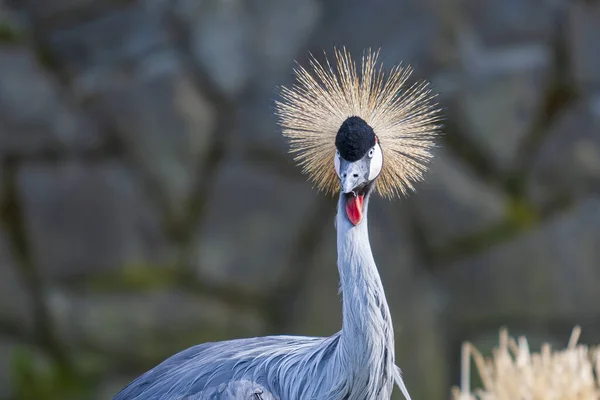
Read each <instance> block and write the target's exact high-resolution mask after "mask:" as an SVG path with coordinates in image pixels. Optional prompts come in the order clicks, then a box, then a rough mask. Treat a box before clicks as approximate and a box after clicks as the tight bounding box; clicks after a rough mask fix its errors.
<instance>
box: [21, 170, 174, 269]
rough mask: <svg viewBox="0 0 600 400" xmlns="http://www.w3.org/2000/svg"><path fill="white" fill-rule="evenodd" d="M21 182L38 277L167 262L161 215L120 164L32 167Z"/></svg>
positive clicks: (25, 171)
mask: <svg viewBox="0 0 600 400" xmlns="http://www.w3.org/2000/svg"><path fill="white" fill-rule="evenodd" d="M18 187H19V193H20V198H21V199H22V202H23V203H22V207H23V215H24V218H25V224H26V229H27V232H28V235H29V240H30V245H31V246H30V251H31V252H32V258H33V260H34V262H35V264H36V266H37V268H38V269H39V274H40V276H41V277H43V278H48V279H60V278H76V277H86V276H90V275H95V274H100V275H101V274H104V273H109V272H115V271H118V270H119V269H120V268H121V267H123V266H125V265H140V264H141V265H153V266H154V265H161V263H163V262H165V258H166V256H167V253H168V252H167V249H168V246H167V244H166V240H165V239H164V237H163V236H162V233H161V231H160V226H159V222H158V221H159V217H158V215H157V214H156V213H155V212H154V211H153V209H152V208H151V207H150V206H149V205H148V203H147V201H146V199H145V197H144V193H142V192H141V191H140V188H139V186H138V185H137V181H136V179H135V177H134V176H133V175H132V173H131V172H130V171H129V170H127V169H126V168H125V167H123V166H122V165H120V164H119V163H118V162H105V163H100V164H97V165H91V166H90V165H81V164H78V163H70V162H65V163H61V164H59V165H58V166H48V165H43V164H27V165H25V166H24V167H23V168H22V169H21V170H20V171H19V174H18Z"/></svg>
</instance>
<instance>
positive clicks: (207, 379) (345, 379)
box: [114, 52, 436, 400]
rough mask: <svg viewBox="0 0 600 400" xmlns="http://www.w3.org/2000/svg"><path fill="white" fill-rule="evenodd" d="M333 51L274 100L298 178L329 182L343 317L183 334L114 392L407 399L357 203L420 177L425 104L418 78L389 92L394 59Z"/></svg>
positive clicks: (397, 82)
mask: <svg viewBox="0 0 600 400" xmlns="http://www.w3.org/2000/svg"><path fill="white" fill-rule="evenodd" d="M336 56H337V61H338V74H337V75H336V74H335V73H334V71H333V69H332V68H331V66H330V65H329V63H327V64H326V65H327V67H323V66H321V65H320V64H318V63H316V61H314V60H313V63H312V66H313V67H314V70H315V74H316V76H317V78H314V77H313V76H312V75H310V73H308V72H307V71H306V70H304V69H300V70H297V71H296V74H297V77H298V81H299V83H298V85H296V86H294V87H293V88H292V89H285V88H284V89H283V91H282V97H283V102H280V103H277V107H278V108H277V110H278V115H279V117H280V123H281V125H282V126H283V127H284V135H286V136H287V137H288V138H290V140H291V145H292V151H293V152H295V153H297V157H296V160H297V161H298V162H299V163H300V164H301V165H302V166H303V167H304V171H305V172H306V173H307V174H308V175H309V178H310V179H311V180H312V181H313V182H315V183H316V186H317V187H318V188H319V189H324V190H326V191H330V192H333V191H338V193H339V199H338V204H337V216H336V220H335V226H336V230H337V266H338V272H339V276H340V291H341V294H342V311H343V318H342V329H341V330H340V331H339V332H338V333H336V334H334V335H333V336H330V337H304V336H267V337H261V338H250V339H239V340H231V341H224V342H218V343H205V344H201V345H198V346H194V347H191V348H189V349H187V350H184V351H182V352H180V353H178V354H176V355H174V356H172V357H171V358H169V359H167V360H165V361H164V362H162V363H161V364H159V365H158V366H156V367H154V368H153V369H151V370H149V371H148V372H146V373H145V374H143V375H142V376H140V377H139V378H137V379H135V380H134V381H133V382H132V383H130V384H129V385H128V386H127V387H126V388H124V389H123V390H122V391H121V392H119V393H118V394H117V395H116V397H115V398H114V400H184V399H187V400H205V399H206V400H233V399H236V400H237V399H240V400H243V399H248V400H365V399H368V400H388V399H390V397H391V395H392V391H393V389H394V384H396V385H398V386H399V387H400V389H401V391H402V393H403V395H404V397H405V398H406V399H407V400H410V396H409V395H408V391H407V390H406V387H405V386H404V383H403V380H402V376H401V372H400V369H399V368H398V367H397V366H396V364H395V352H394V330H393V324H392V318H391V314H390V310H389V307H388V304H387V301H386V297H385V292H384V289H383V285H382V282H381V279H380V276H379V273H378V271H377V267H376V265H375V260H374V258H373V254H372V252H371V245H370V242H369V234H368V224H367V219H368V218H367V211H368V207H369V199H370V196H371V194H372V193H374V192H376V191H377V192H379V193H380V194H383V195H387V196H388V197H389V196H393V195H395V194H397V193H398V192H402V193H403V192H405V190H406V189H407V188H411V181H414V180H418V179H420V177H421V176H422V171H423V170H424V162H425V161H427V160H428V159H429V158H430V154H429V153H428V149H429V148H430V147H431V145H432V141H431V139H432V137H433V134H434V131H435V129H436V125H435V124H434V123H435V121H436V118H435V112H433V111H432V110H431V109H430V108H429V107H428V106H427V105H426V104H424V102H425V100H427V99H428V96H427V92H426V91H425V90H424V86H411V87H410V88H409V89H408V91H406V92H404V94H402V93H400V94H399V92H400V88H401V86H402V85H403V84H404V83H405V81H406V79H407V77H408V74H407V73H406V71H405V70H402V69H399V68H397V69H393V70H392V74H391V75H390V77H389V78H388V80H387V81H386V80H385V79H384V77H383V74H382V72H381V69H379V70H377V69H376V68H375V60H376V55H373V54H371V53H370V52H369V53H368V54H367V56H366V57H365V58H363V64H362V75H361V76H360V77H359V76H358V74H357V72H356V67H355V66H354V64H353V62H352V61H351V59H350V57H349V55H348V54H347V53H346V52H343V53H342V52H336ZM384 160H385V164H384ZM386 165H388V167H387V168H386V167H385V166H386ZM380 175H381V176H382V178H381V180H379V181H378V177H379V176H380Z"/></svg>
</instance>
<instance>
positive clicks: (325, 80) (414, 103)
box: [275, 48, 440, 198]
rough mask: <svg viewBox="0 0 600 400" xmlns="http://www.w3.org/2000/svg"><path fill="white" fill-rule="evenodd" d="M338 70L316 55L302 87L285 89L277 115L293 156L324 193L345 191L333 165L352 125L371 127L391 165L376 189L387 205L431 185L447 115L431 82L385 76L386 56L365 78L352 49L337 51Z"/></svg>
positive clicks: (396, 72) (367, 61)
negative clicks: (428, 179)
mask: <svg viewBox="0 0 600 400" xmlns="http://www.w3.org/2000/svg"><path fill="white" fill-rule="evenodd" d="M334 53H335V69H334V67H333V66H332V65H331V63H330V62H329V60H327V55H325V62H324V63H322V64H321V63H319V62H318V61H317V59H316V58H315V57H314V56H312V55H310V61H309V63H310V69H311V71H309V70H308V69H306V68H304V67H302V66H300V65H298V66H297V68H295V69H294V74H295V77H296V82H295V83H294V84H293V86H291V87H290V88H287V87H282V88H281V100H280V101H276V104H275V113H276V115H277V117H278V122H279V124H280V125H281V127H282V130H283V135H284V136H285V137H287V138H288V139H289V143H290V152H291V153H293V154H295V157H294V160H295V161H296V162H297V163H298V164H299V165H300V167H302V170H303V172H304V173H305V174H306V175H307V176H308V178H309V180H310V181H312V182H313V183H314V185H315V186H316V187H317V189H319V190H323V191H325V192H327V193H335V192H336V191H338V190H339V178H338V177H337V175H336V173H335V170H334V167H333V159H334V156H335V151H336V149H335V137H336V134H337V132H338V130H339V128H340V126H341V125H342V123H343V122H344V121H345V120H346V119H347V118H349V117H352V116H358V117H360V118H362V119H363V120H365V121H366V122H367V123H368V124H369V125H370V126H371V127H372V128H373V131H374V132H375V134H376V136H377V138H378V140H379V143H380V146H381V149H382V152H383V160H384V165H383V168H382V171H381V174H380V176H379V179H378V180H377V183H376V189H377V191H378V193H379V194H380V195H382V196H384V197H387V198H393V197H396V196H399V195H400V194H406V193H407V192H408V191H409V190H413V189H414V187H413V183H414V182H417V181H420V180H422V179H423V174H424V172H425V171H426V169H427V163H428V162H429V160H430V159H431V158H432V154H431V150H432V149H433V147H434V145H435V143H434V139H435V137H436V136H437V133H438V130H439V128H440V125H439V122H440V113H439V109H438V108H437V105H436V104H435V103H434V102H433V99H434V96H433V95H432V94H431V90H430V88H429V84H428V83H427V82H417V83H413V84H408V80H409V77H410V75H411V73H412V70H411V68H410V67H404V66H402V65H401V64H400V65H396V66H394V67H392V68H391V70H390V71H389V73H387V74H386V73H385V72H384V69H383V63H379V62H378V57H379V51H375V52H373V51H371V50H370V49H368V50H366V51H365V52H364V53H363V56H362V60H361V66H360V70H358V69H357V66H356V63H355V61H354V60H353V59H352V57H351V56H350V53H349V52H348V51H346V49H345V48H342V49H341V50H340V49H334Z"/></svg>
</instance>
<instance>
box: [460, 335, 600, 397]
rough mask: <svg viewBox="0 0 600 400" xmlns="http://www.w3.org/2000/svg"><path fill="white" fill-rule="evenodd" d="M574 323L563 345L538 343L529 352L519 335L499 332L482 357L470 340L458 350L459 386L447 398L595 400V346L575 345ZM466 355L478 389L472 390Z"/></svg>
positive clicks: (599, 385)
mask: <svg viewBox="0 0 600 400" xmlns="http://www.w3.org/2000/svg"><path fill="white" fill-rule="evenodd" d="M580 333H581V329H580V328H579V327H576V328H575V329H574V330H573V333H572V334H571V338H570V340H569V343H568V345H567V347H566V348H565V349H562V350H553V349H552V348H551V347H550V345H549V344H544V345H542V347H541V350H540V352H539V353H536V352H533V353H532V352H531V351H530V349H529V344H528V342H527V339H526V338H525V337H520V338H518V339H517V340H515V339H514V338H512V337H509V336H508V332H507V331H506V330H505V329H503V330H501V331H500V343H499V345H498V347H496V348H495V349H494V350H493V352H492V356H491V357H488V358H485V357H484V356H483V355H482V354H481V353H480V352H479V351H478V350H477V349H476V348H475V347H474V346H473V345H472V344H471V343H465V344H464V345H463V349H462V372H461V374H462V378H461V387H460V388H454V389H453V391H452V399H453V400H598V399H600V377H599V374H598V373H599V372H600V352H599V351H598V348H597V347H588V346H585V345H582V344H578V340H579V335H580ZM471 360H472V361H473V363H474V364H475V366H476V371H477V373H478V375H479V376H480V378H481V381H482V386H483V387H482V388H479V389H475V390H473V389H472V388H471V387H470V386H471V382H470V376H471V370H470V368H471Z"/></svg>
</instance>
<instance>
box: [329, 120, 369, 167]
mask: <svg viewBox="0 0 600 400" xmlns="http://www.w3.org/2000/svg"><path fill="white" fill-rule="evenodd" d="M375 141H376V139H375V132H373V128H371V127H370V126H369V124H367V122H366V121H365V120H364V119H362V118H360V117H350V118H348V119H346V120H345V121H344V123H343V124H342V126H340V129H339V130H338V133H337V135H336V137H335V147H336V148H337V149H338V151H339V152H340V156H342V158H343V159H344V160H347V161H350V162H354V161H357V160H360V159H361V158H363V156H364V155H365V154H367V152H368V151H369V149H370V148H371V147H373V146H375Z"/></svg>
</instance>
